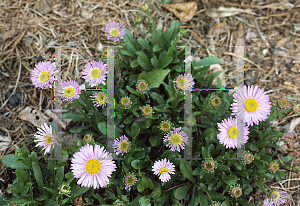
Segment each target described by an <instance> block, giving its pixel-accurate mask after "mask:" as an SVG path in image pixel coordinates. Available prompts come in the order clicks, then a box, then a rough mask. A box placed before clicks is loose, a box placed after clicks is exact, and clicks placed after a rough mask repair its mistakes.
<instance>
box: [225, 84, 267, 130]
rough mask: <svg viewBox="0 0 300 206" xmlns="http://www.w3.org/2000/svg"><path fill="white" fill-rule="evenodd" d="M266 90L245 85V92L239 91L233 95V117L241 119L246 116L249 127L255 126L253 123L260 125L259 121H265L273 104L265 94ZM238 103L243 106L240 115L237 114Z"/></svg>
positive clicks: (240, 108)
mask: <svg viewBox="0 0 300 206" xmlns="http://www.w3.org/2000/svg"><path fill="white" fill-rule="evenodd" d="M263 92H264V90H263V89H260V88H258V86H255V88H253V85H251V88H250V87H247V86H246V85H244V87H243V91H241V90H239V91H237V92H236V93H234V94H233V97H234V98H235V99H233V100H234V101H235V103H233V104H231V106H232V107H231V108H230V109H231V110H232V115H237V118H238V119H240V118H241V117H242V116H243V115H245V122H247V124H248V125H250V126H253V123H255V124H257V125H258V124H259V121H264V120H266V119H267V118H268V117H267V115H268V114H270V112H271V109H270V108H271V102H269V97H268V96H267V95H266V94H265V93H263ZM237 102H241V103H242V104H241V105H240V106H239V113H238V114H237V107H238V106H237Z"/></svg>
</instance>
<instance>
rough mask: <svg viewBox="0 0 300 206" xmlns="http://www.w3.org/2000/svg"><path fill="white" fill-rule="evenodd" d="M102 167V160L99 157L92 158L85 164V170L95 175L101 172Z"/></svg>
mask: <svg viewBox="0 0 300 206" xmlns="http://www.w3.org/2000/svg"><path fill="white" fill-rule="evenodd" d="M100 169H101V165H100V162H99V161H98V160H97V159H90V160H89V161H87V163H86V165H85V170H86V171H87V173H88V174H90V175H94V174H97V173H99V171H100Z"/></svg>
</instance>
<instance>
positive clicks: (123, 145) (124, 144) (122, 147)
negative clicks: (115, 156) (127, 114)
mask: <svg viewBox="0 0 300 206" xmlns="http://www.w3.org/2000/svg"><path fill="white" fill-rule="evenodd" d="M127 145H128V142H127V140H122V142H120V143H119V149H120V150H122V151H126V150H127Z"/></svg>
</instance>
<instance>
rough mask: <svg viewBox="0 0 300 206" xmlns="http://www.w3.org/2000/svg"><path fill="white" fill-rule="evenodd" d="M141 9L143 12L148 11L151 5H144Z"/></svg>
mask: <svg viewBox="0 0 300 206" xmlns="http://www.w3.org/2000/svg"><path fill="white" fill-rule="evenodd" d="M141 9H142V10H143V11H148V9H149V4H148V3H144V4H143V5H142V7H141Z"/></svg>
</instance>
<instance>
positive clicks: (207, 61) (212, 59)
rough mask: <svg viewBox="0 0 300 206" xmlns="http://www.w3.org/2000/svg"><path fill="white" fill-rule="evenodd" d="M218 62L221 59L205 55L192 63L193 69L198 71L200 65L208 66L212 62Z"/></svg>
mask: <svg viewBox="0 0 300 206" xmlns="http://www.w3.org/2000/svg"><path fill="white" fill-rule="evenodd" d="M220 63H221V61H220V59H219V58H217V57H206V58H204V59H201V60H200V61H197V62H196V63H195V64H194V67H195V68H194V70H195V71H198V70H199V69H200V68H202V67H207V66H210V65H212V64H220Z"/></svg>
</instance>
